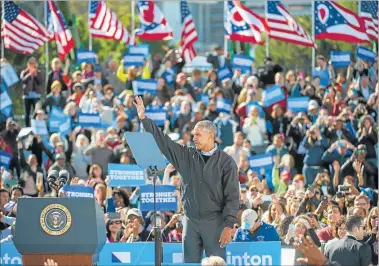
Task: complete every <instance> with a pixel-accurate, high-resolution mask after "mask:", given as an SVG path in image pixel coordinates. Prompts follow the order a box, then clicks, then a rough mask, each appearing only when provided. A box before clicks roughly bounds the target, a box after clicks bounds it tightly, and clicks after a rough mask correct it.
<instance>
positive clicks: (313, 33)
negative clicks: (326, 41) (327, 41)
mask: <svg viewBox="0 0 379 266" xmlns="http://www.w3.org/2000/svg"><path fill="white" fill-rule="evenodd" d="M312 38H313V40H314V42H315V44H316V39H315V2H314V0H312ZM315 59H316V48H315V47H314V46H313V47H312V72H313V70H314V68H315Z"/></svg>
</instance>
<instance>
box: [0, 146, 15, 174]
mask: <svg viewBox="0 0 379 266" xmlns="http://www.w3.org/2000/svg"><path fill="white" fill-rule="evenodd" d="M11 160H12V154H9V153H7V152H5V151H2V150H0V166H4V168H5V169H8V167H9V164H10V162H11Z"/></svg>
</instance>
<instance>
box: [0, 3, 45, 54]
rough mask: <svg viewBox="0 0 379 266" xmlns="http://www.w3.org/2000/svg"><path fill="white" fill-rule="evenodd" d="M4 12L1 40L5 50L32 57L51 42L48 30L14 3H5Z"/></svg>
mask: <svg viewBox="0 0 379 266" xmlns="http://www.w3.org/2000/svg"><path fill="white" fill-rule="evenodd" d="M4 12H5V13H4V20H3V21H2V23H1V38H2V39H3V41H4V47H5V48H7V49H9V50H12V51H15V52H17V53H22V54H27V55H30V54H32V53H34V51H35V50H37V49H38V48H39V47H41V46H42V45H43V44H44V43H45V42H47V41H48V40H49V38H50V35H49V32H48V31H47V30H46V28H45V27H44V26H43V25H42V24H41V23H40V22H38V21H37V20H36V19H35V18H34V17H32V16H31V15H30V14H28V13H27V12H26V11H24V10H23V9H21V8H20V7H19V6H17V5H16V4H15V3H13V1H5V3H4Z"/></svg>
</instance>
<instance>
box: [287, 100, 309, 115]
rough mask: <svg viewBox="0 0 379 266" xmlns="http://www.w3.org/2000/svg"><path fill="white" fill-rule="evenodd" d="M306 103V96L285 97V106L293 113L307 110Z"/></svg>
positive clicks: (307, 101)
mask: <svg viewBox="0 0 379 266" xmlns="http://www.w3.org/2000/svg"><path fill="white" fill-rule="evenodd" d="M308 103H309V97H308V96H302V97H288V98H287V108H288V110H290V111H292V112H294V113H299V112H307V109H308Z"/></svg>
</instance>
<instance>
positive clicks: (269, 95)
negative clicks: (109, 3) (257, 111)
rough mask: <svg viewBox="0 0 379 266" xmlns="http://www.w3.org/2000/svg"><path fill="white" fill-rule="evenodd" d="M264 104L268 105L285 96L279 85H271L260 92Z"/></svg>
mask: <svg viewBox="0 0 379 266" xmlns="http://www.w3.org/2000/svg"><path fill="white" fill-rule="evenodd" d="M262 98H263V104H264V106H270V105H273V104H274V103H277V102H279V101H281V100H283V99H284V98H285V95H284V93H283V90H282V88H281V87H280V86H279V85H274V86H271V87H270V88H267V89H266V90H265V91H263V93H262Z"/></svg>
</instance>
